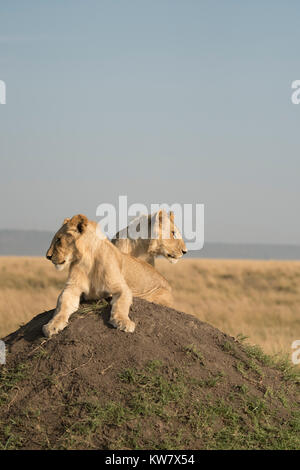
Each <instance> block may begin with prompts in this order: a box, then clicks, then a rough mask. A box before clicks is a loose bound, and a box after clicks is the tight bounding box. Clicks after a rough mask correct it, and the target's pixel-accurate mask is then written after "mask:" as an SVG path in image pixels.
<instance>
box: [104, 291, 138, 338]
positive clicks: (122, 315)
mask: <svg viewBox="0 0 300 470" xmlns="http://www.w3.org/2000/svg"><path fill="white" fill-rule="evenodd" d="M111 293H112V310H111V316H110V320H109V323H110V324H111V325H113V326H114V327H115V328H118V329H119V330H122V331H126V332H127V333H133V332H134V329H135V323H134V322H133V321H131V320H130V318H129V309H130V305H131V304H132V293H131V290H130V289H129V287H128V286H127V285H126V284H122V285H121V286H120V287H118V288H117V289H116V288H115V289H114V290H113V291H112V292H111Z"/></svg>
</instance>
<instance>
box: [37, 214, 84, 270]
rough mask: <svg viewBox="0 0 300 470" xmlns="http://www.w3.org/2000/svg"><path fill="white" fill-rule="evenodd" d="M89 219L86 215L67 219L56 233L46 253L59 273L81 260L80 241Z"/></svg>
mask: <svg viewBox="0 0 300 470" xmlns="http://www.w3.org/2000/svg"><path fill="white" fill-rule="evenodd" d="M87 225H88V219H87V217H85V215H81V214H79V215H74V217H72V219H65V220H64V222H63V225H62V227H61V228H60V229H59V230H58V232H56V234H55V235H54V237H53V240H52V242H51V245H50V247H49V249H48V251H47V253H46V257H47V259H49V260H50V261H52V263H53V264H54V266H55V267H56V269H57V270H58V271H62V270H63V269H64V268H65V267H67V266H69V265H70V264H71V263H72V262H73V261H76V260H78V259H80V257H81V251H80V247H79V245H78V240H79V238H80V237H81V236H82V234H83V233H84V232H85V230H86V228H87Z"/></svg>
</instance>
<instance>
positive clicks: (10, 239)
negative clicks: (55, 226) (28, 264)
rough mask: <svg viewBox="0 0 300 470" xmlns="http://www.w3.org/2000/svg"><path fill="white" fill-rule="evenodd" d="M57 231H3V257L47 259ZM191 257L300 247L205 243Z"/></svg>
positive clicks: (247, 255)
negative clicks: (47, 252) (42, 257)
mask: <svg viewBox="0 0 300 470" xmlns="http://www.w3.org/2000/svg"><path fill="white" fill-rule="evenodd" d="M53 234H54V232H47V231H39V230H0V256H9V255H12V256H44V255H45V253H46V250H47V249H48V247H49V245H50V242H51V240H52V237H53ZM187 257H188V258H229V259H234V258H235V259H265V260H268V259H277V260H300V245H271V244H270V245H267V244H258V243H257V244H254V243H253V244H248V243H245V244H241V243H240V244H235V243H209V242H207V243H205V245H204V248H203V249H202V250H201V251H190V252H189V253H188V254H187Z"/></svg>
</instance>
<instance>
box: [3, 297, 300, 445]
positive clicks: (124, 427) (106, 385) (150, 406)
mask: <svg viewBox="0 0 300 470" xmlns="http://www.w3.org/2000/svg"><path fill="white" fill-rule="evenodd" d="M52 314H53V311H49V312H45V313H42V314H40V315H38V316H36V317H35V318H34V319H33V320H31V321H30V322H29V323H28V324H27V325H25V326H23V327H21V328H20V329H19V330H18V331H16V332H15V333H13V334H11V335H9V336H8V337H7V338H5V339H4V341H5V343H6V346H7V363H6V365H4V366H0V406H1V408H0V424H1V426H0V448H6V449H63V448H67V449H86V448H91V449H176V448H179V449H189V448H190V449H202V448H206V449H207V448H218V449H220V448H259V449H264V448H268V449H271V448H272V449H273V448H281V449H287V448H297V447H299V417H298V418H297V406H298V410H299V401H298V399H297V397H298V395H297V387H298V385H297V383H298V379H297V374H296V373H294V371H293V370H291V368H290V367H289V366H288V364H287V363H286V362H284V361H281V362H278V363H276V364H275V361H274V360H273V359H272V358H270V357H268V356H266V355H265V354H263V353H262V351H260V350H259V348H257V347H251V346H247V345H245V344H243V343H242V342H240V341H238V340H236V339H234V338H232V337H230V336H228V335H226V334H224V333H222V332H221V331H219V330H217V329H216V328H213V327H212V326H210V325H208V324H206V323H203V322H201V321H199V320H198V319H196V318H195V317H193V316H190V315H187V314H184V313H181V312H178V311H176V310H173V309H170V308H166V307H162V306H159V305H156V304H153V303H149V302H146V301H143V300H138V299H135V301H134V304H133V306H132V308H131V312H130V317H131V318H132V319H133V320H134V321H135V322H136V331H135V332H134V333H133V334H126V333H123V332H120V331H118V330H116V329H114V328H112V327H111V326H110V325H109V324H108V318H109V314H110V306H109V305H108V304H106V303H105V302H104V303H103V302H102V303H98V304H83V305H82V306H81V308H80V310H79V311H78V312H77V313H75V314H74V315H72V317H71V320H70V323H69V325H68V326H67V327H66V328H65V330H63V331H62V332H60V333H59V334H58V335H56V336H54V337H52V338H51V339H47V340H46V339H45V338H44V337H43V336H42V333H41V327H42V325H44V324H45V323H46V322H48V321H49V319H50V318H51V316H52ZM297 419H298V420H297Z"/></svg>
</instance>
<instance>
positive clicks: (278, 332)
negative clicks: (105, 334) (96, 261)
mask: <svg viewBox="0 0 300 470" xmlns="http://www.w3.org/2000/svg"><path fill="white" fill-rule="evenodd" d="M157 268H158V270H159V271H160V272H161V273H162V274H163V275H164V276H165V277H166V278H167V279H168V280H169V282H170V283H171V285H172V288H173V294H174V298H175V305H176V308H177V309H178V310H182V311H184V312H187V313H191V314H193V315H195V316H197V317H198V318H199V319H200V320H203V321H206V322H208V323H210V324H212V325H214V326H216V327H217V328H219V329H220V330H222V331H224V332H226V333H228V334H231V335H233V336H236V335H238V334H242V335H245V336H247V337H248V338H249V341H250V342H251V343H255V344H259V345H260V346H261V347H262V348H263V349H264V351H265V352H266V353H272V354H273V353H278V352H283V353H286V354H288V355H291V352H292V350H291V344H292V342H293V341H294V340H296V339H300V262H293V261H250V260H212V259H211V260H205V259H201V260H200V259H197V260H196V259H185V260H182V261H179V262H178V263H177V264H176V265H170V264H169V263H168V262H167V261H165V260H163V259H159V260H158V262H157ZM65 279H66V273H64V272H62V273H59V272H56V271H55V269H54V267H53V265H52V264H51V263H50V262H49V261H47V260H46V259H43V258H25V257H24V258H23V257H0V337H3V336H5V335H6V334H8V333H10V332H12V331H14V330H15V329H16V328H18V326H19V325H20V324H23V323H26V322H27V321H29V320H30V319H31V318H32V317H33V316H35V315H36V314H38V313H40V312H42V311H44V310H48V309H51V308H53V307H54V306H55V304H56V299H57V295H58V293H59V291H60V289H61V287H62V286H63V284H64V281H65Z"/></svg>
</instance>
